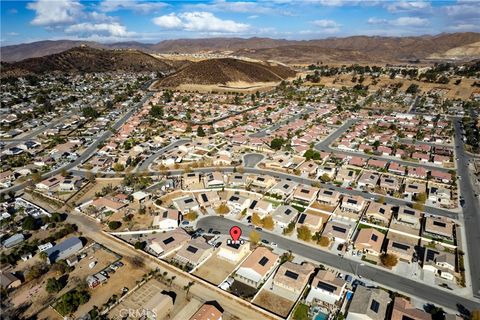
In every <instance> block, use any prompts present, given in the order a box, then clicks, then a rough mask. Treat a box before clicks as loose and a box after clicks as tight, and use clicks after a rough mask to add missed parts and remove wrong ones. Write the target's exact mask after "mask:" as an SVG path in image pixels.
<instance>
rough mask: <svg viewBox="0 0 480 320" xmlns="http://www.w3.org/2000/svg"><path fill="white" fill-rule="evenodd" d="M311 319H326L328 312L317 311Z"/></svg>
mask: <svg viewBox="0 0 480 320" xmlns="http://www.w3.org/2000/svg"><path fill="white" fill-rule="evenodd" d="M313 319H314V320H327V319H328V314H326V313H322V312H319V313H317V315H316V316H315V318H313Z"/></svg>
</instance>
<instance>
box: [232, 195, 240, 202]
mask: <svg viewBox="0 0 480 320" xmlns="http://www.w3.org/2000/svg"><path fill="white" fill-rule="evenodd" d="M239 199H240V198H239V197H235V196H231V197H230V201H238V200H239Z"/></svg>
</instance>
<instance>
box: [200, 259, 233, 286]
mask: <svg viewBox="0 0 480 320" xmlns="http://www.w3.org/2000/svg"><path fill="white" fill-rule="evenodd" d="M234 269H235V265H234V264H231V263H229V262H228V261H225V260H222V259H219V258H218V257H217V256H216V255H215V256H212V257H211V258H210V259H208V261H207V262H205V263H204V264H203V265H202V266H201V267H200V268H198V270H197V271H195V273H194V275H196V276H197V277H199V278H202V279H204V280H205V281H208V282H210V283H213V284H214V285H216V286H218V285H219V284H220V283H221V282H222V281H223V280H225V278H226V277H228V275H229V274H230V273H231V272H232V271H233V270H234Z"/></svg>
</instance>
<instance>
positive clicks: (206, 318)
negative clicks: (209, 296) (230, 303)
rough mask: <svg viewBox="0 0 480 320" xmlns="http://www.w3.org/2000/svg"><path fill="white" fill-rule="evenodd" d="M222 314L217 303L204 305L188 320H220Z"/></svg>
mask: <svg viewBox="0 0 480 320" xmlns="http://www.w3.org/2000/svg"><path fill="white" fill-rule="evenodd" d="M222 314H223V310H221V309H220V308H219V306H218V304H217V303H215V304H214V303H204V304H203V305H202V306H201V307H200V309H198V310H197V312H195V314H194V315H193V316H191V317H190V319H189V320H222ZM158 319H162V318H158Z"/></svg>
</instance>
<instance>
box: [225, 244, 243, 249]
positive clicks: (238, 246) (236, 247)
mask: <svg viewBox="0 0 480 320" xmlns="http://www.w3.org/2000/svg"><path fill="white" fill-rule="evenodd" d="M227 246H229V247H231V248H234V249H238V248H240V244H238V243H237V244H233V243H231V242H227Z"/></svg>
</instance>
